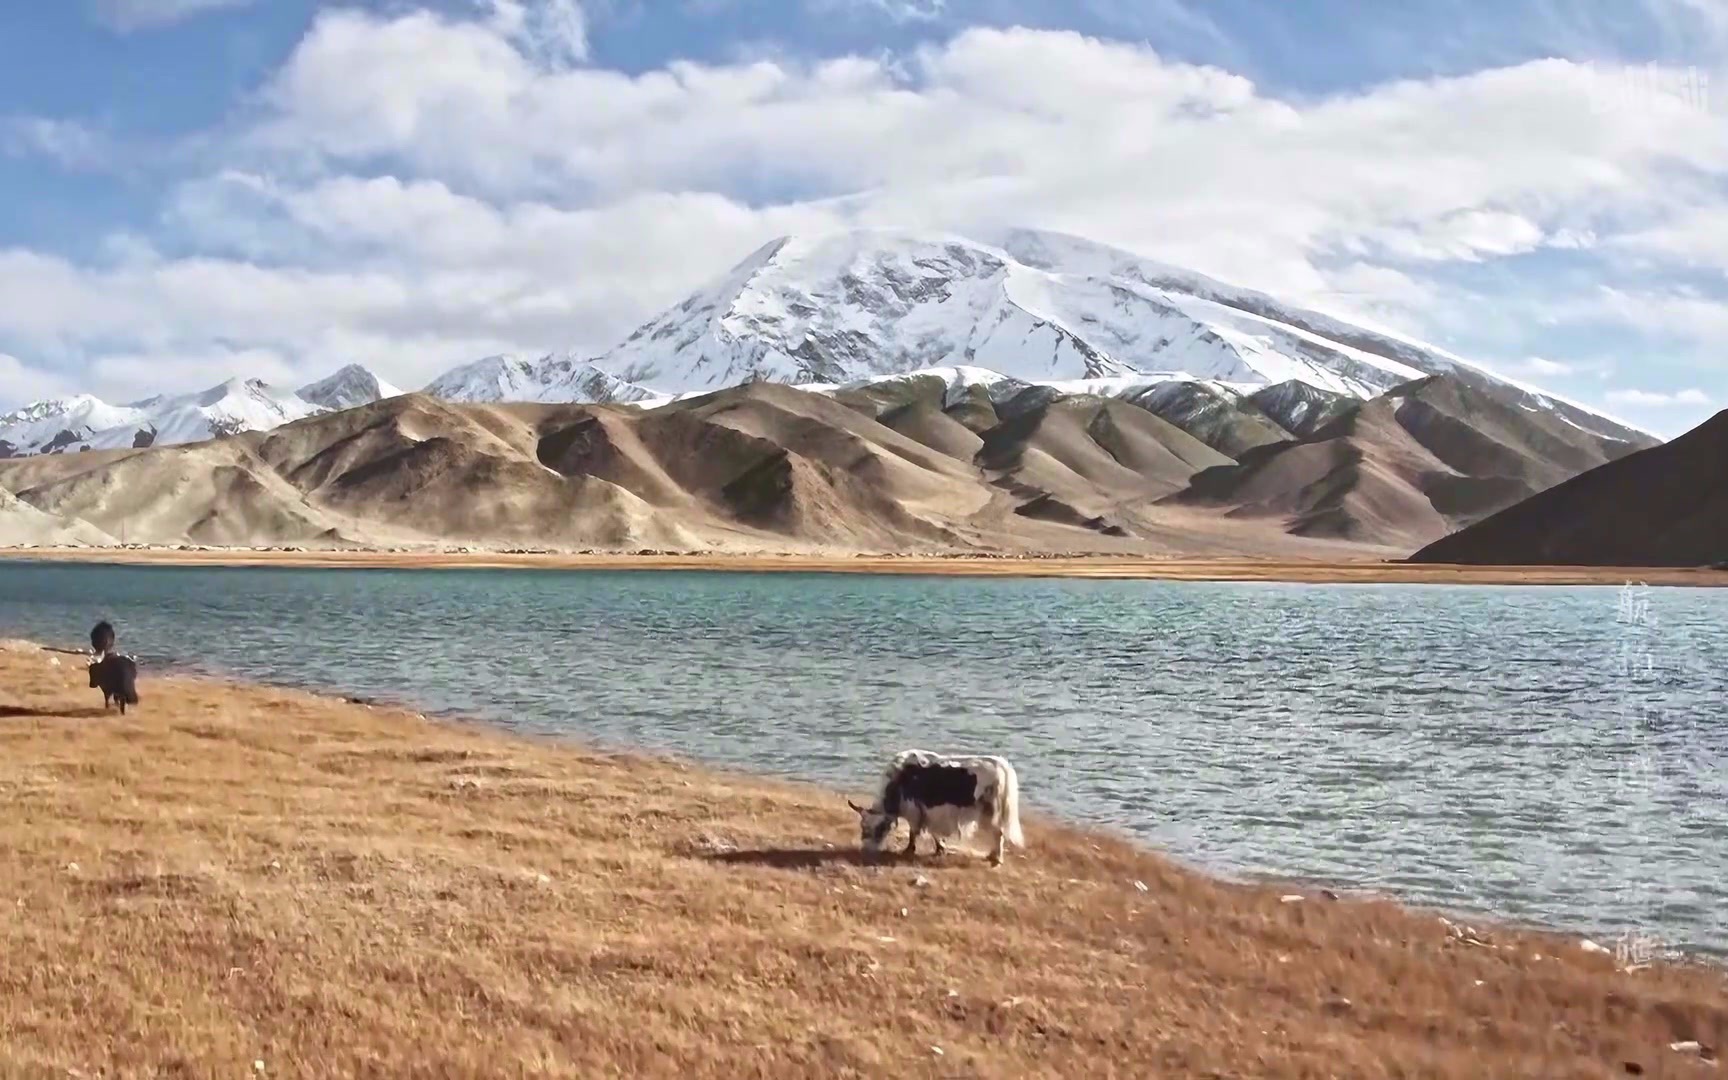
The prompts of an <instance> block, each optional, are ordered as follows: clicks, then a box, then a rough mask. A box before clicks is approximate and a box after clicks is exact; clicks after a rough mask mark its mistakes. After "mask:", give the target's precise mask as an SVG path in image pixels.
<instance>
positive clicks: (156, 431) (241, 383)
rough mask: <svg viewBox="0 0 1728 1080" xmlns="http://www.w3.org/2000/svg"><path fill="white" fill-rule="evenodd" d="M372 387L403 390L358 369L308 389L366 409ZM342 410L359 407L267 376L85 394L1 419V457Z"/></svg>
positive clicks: (192, 434)
mask: <svg viewBox="0 0 1728 1080" xmlns="http://www.w3.org/2000/svg"><path fill="white" fill-rule="evenodd" d="M367 386H373V387H376V388H377V391H378V394H379V396H393V395H394V394H397V393H400V392H401V391H398V390H396V389H395V388H394V387H391V386H390V385H389V384H388V383H386V382H383V381H382V380H380V379H379V378H378V377H377V376H375V375H373V374H372V373H371V372H368V371H366V370H365V369H364V368H360V367H357V366H355V367H349V368H344V369H343V370H342V371H339V372H337V373H336V374H335V375H333V376H331V377H330V378H329V379H325V380H323V381H321V382H318V383H313V384H312V385H311V386H309V387H307V388H306V389H307V390H311V391H319V392H320V396H323V397H327V398H328V399H329V400H330V401H332V402H334V401H345V402H352V403H353V404H365V403H366V402H365V400H362V399H363V398H364V390H365V388H366V387H367ZM371 400H377V398H376V397H375V398H372V399H371ZM337 407H352V406H351V405H344V406H336V405H330V404H323V403H320V402H317V401H310V400H307V398H305V397H304V396H302V395H301V394H297V393H295V392H294V391H292V390H285V389H281V388H278V387H274V386H271V385H270V384H269V383H266V382H263V381H262V380H259V379H239V378H235V379H229V380H228V381H227V382H224V383H220V384H218V385H216V386H213V387H211V388H210V389H208V390H204V391H200V392H199V393H195V394H167V395H158V396H156V397H151V398H145V399H144V400H143V401H134V402H131V403H129V404H126V405H110V404H108V403H107V402H104V401H102V400H101V399H99V398H95V397H92V396H90V395H88V394H80V395H78V396H76V397H71V398H62V399H56V400H51V401H38V402H36V403H34V404H31V405H26V406H25V407H24V408H22V409H19V410H18V411H16V412H13V413H8V414H6V415H4V416H0V457H12V456H25V455H29V454H51V453H70V452H74V451H79V450H122V449H129V448H134V447H144V446H171V445H176V444H179V443H190V442H200V441H202V440H205V439H210V438H214V437H215V436H218V435H229V434H233V433H235V432H239V431H268V430H270V429H272V428H275V427H279V426H280V425H282V424H286V423H289V422H291V421H294V420H299V419H301V418H303V417H307V416H313V415H316V414H317V413H321V412H328V411H330V410H331V409H333V408H337Z"/></svg>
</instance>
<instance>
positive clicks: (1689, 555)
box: [1412, 411, 1728, 566]
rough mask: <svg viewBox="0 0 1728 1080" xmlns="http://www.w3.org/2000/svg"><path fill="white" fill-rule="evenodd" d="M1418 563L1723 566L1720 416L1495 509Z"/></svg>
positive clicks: (1727, 500)
mask: <svg viewBox="0 0 1728 1080" xmlns="http://www.w3.org/2000/svg"><path fill="white" fill-rule="evenodd" d="M1412 559H1413V561H1416V562H1421V563H1436V562H1451V563H1472V564H1506V563H1520V562H1535V561H1541V562H1547V563H1559V564H1576V565H1594V566H1720V565H1728V411H1724V412H1720V413H1717V414H1716V415H1715V416H1714V417H1712V418H1711V419H1709V420H1706V421H1705V422H1704V423H1703V424H1701V425H1699V426H1698V427H1696V428H1694V429H1693V430H1691V431H1689V432H1687V433H1686V434H1685V435H1682V436H1680V437H1679V438H1677V439H1675V440H1674V441H1672V442H1669V443H1664V444H1663V445H1661V446H1657V447H1652V448H1651V449H1648V450H1643V451H1640V452H1639V453H1637V454H1633V455H1631V456H1629V457H1625V458H1621V459H1620V460H1618V461H1615V462H1613V463H1612V464H1609V465H1605V466H1603V467H1602V468H1600V469H1596V470H1593V471H1591V472H1588V473H1585V474H1583V475H1580V476H1577V477H1575V478H1573V479H1571V480H1569V481H1567V482H1565V483H1562V484H1560V485H1558V486H1556V487H1553V488H1550V489H1548V490H1546V491H1544V492H1542V493H1541V494H1539V495H1537V496H1536V497H1534V498H1532V499H1530V500H1528V501H1527V502H1523V503H1520V504H1518V505H1516V506H1512V507H1509V508H1507V509H1505V510H1502V511H1501V512H1500V513H1498V514H1495V515H1494V516H1492V517H1490V518H1488V519H1487V520H1485V521H1482V522H1480V523H1478V524H1476V525H1475V526H1473V527H1472V528H1469V529H1465V530H1463V531H1462V532H1458V533H1455V534H1453V535H1451V536H1448V537H1446V538H1445V539H1443V540H1441V541H1438V542H1436V543H1434V544H1432V545H1430V546H1428V547H1425V548H1424V549H1423V550H1421V551H1419V552H1418V553H1417V554H1416V555H1414V556H1412Z"/></svg>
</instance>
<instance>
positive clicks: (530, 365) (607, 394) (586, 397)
mask: <svg viewBox="0 0 1728 1080" xmlns="http://www.w3.org/2000/svg"><path fill="white" fill-rule="evenodd" d="M423 392H424V393H426V394H429V395H431V396H432V397H435V398H441V399H443V400H445V401H455V402H495V401H575V402H595V403H601V404H604V403H607V402H616V403H634V402H643V401H648V400H650V399H653V398H657V397H659V396H660V395H659V394H657V393H656V392H655V391H653V390H650V389H648V388H647V387H644V386H638V385H637V384H635V383H634V382H631V381H630V380H629V379H628V378H625V377H621V376H619V375H614V374H612V373H611V372H609V371H603V370H601V369H600V368H598V367H596V366H595V365H593V364H590V363H587V362H585V361H582V360H580V359H578V358H577V357H576V356H575V355H574V354H564V355H557V354H548V355H546V356H542V357H540V358H539V359H536V360H528V359H524V358H523V357H520V356H514V355H510V354H502V355H498V356H488V357H485V358H483V359H480V360H476V361H474V362H473V363H469V364H463V365H462V366H460V367H457V368H452V369H451V370H450V371H447V372H445V373H444V374H443V375H440V376H439V377H438V378H436V379H434V380H432V381H431V382H430V383H427V384H426V387H425V389H424V391H423Z"/></svg>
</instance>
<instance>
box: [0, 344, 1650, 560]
mask: <svg viewBox="0 0 1728 1080" xmlns="http://www.w3.org/2000/svg"><path fill="white" fill-rule="evenodd" d="M1182 385H1183V386H1184V387H1186V388H1187V389H1186V390H1185V391H1184V393H1185V394H1186V396H1183V395H1181V394H1178V395H1175V396H1174V397H1172V396H1170V395H1168V394H1166V395H1164V396H1159V395H1156V394H1153V395H1149V396H1146V397H1145V400H1143V401H1141V400H1138V399H1136V400H1132V401H1131V400H1119V399H1110V398H1102V397H1094V396H1090V395H1074V394H1064V393H1061V392H1059V391H1056V390H1053V389H1051V388H1048V387H1018V388H1017V387H1015V386H1012V385H1010V386H1007V387H1003V388H1000V389H999V390H997V391H992V390H990V389H988V388H986V387H983V386H972V387H955V386H951V385H949V383H948V382H946V381H945V380H943V379H940V378H934V377H922V378H913V379H907V380H891V381H889V382H886V383H884V384H882V385H880V386H872V387H866V388H863V389H860V390H849V391H845V392H842V393H840V394H838V395H836V396H829V395H827V394H823V393H817V392H813V391H808V390H802V389H797V388H794V387H790V386H784V385H779V384H774V383H749V384H745V385H741V386H737V387H733V388H731V389H728V390H722V391H719V392H716V393H713V394H708V395H705V396H702V397H699V398H693V399H688V400H684V401H679V402H676V403H674V404H670V405H665V406H662V407H659V408H654V409H648V410H643V409H639V408H635V407H631V406H626V405H526V404H524V405H457V404H450V403H446V402H442V401H439V400H436V399H433V398H430V397H427V396H425V395H421V394H408V395H403V396H400V397H394V398H391V399H389V400H386V401H381V402H377V403H374V404H371V405H366V406H362V407H360V408H355V409H350V410H347V411H344V412H337V413H330V414H324V415H319V416H315V417H311V418H309V419H306V420H301V421H297V422H295V423H291V424H288V425H285V426H283V427H280V428H277V429H275V430H273V431H270V432H267V433H264V432H259V433H248V434H242V435H233V436H227V437H224V438H219V439H214V440H211V441H209V442H204V443H197V444H192V445H187V446H172V447H161V448H153V449H138V450H113V451H100V452H87V453H79V454H49V455H43V456H38V457H29V458H21V459H13V460H6V461H0V489H5V490H6V491H8V492H10V493H12V494H13V495H15V496H16V497H17V500H18V502H19V504H20V506H19V507H18V508H17V509H15V510H9V511H7V512H4V513H0V544H13V545H20V544H25V545H28V544H43V543H59V542H63V541H65V542H79V541H80V540H86V541H88V540H97V541H99V542H105V541H100V538H101V537H102V536H103V535H104V534H106V535H107V536H112V537H115V538H117V539H119V540H121V541H124V542H127V543H134V544H149V545H167V546H174V545H209V546H237V547H251V546H279V545H293V546H301V547H316V548H326V549H335V548H344V547H348V548H376V547H403V548H417V547H418V548H425V547H433V546H444V545H451V544H459V545H463V546H472V547H481V548H488V549H494V550H496V549H500V548H545V549H550V550H557V551H581V550H640V549H644V548H646V549H653V550H677V551H733V552H760V551H785V552H802V553H807V554H816V553H822V552H860V551H865V552H880V551H895V552H925V553H931V552H968V551H974V552H975V551H988V552H1031V553H1071V552H1089V553H1096V554H1116V555H1130V554H1132V555H1194V554H1208V555H1220V556H1222V555H1261V556H1266V557H1272V558H1294V559H1300V558H1317V559H1339V558H1349V557H1356V558H1381V557H1402V556H1404V555H1407V554H1408V553H1409V552H1410V551H1411V550H1413V549H1415V548H1417V547H1420V546H1421V545H1422V544H1424V543H1427V542H1429V541H1430V540H1433V539H1435V538H1436V537H1438V536H1441V535H1444V533H1445V532H1446V530H1447V529H1448V528H1452V527H1456V526H1457V525H1459V524H1466V523H1469V522H1471V521H1474V520H1476V519H1477V518H1478V517H1481V516H1484V515H1486V514H1487V513H1490V512H1492V511H1494V510H1497V509H1500V508H1501V507H1503V506H1506V505H1508V504H1509V503H1511V502H1513V501H1516V500H1517V499H1519V498H1522V497H1524V496H1527V495H1529V494H1531V493H1533V492H1534V491H1536V490H1540V489H1541V488H1542V487H1543V486H1546V485H1547V484H1549V483H1552V482H1554V481H1555V480H1557V479H1562V478H1564V477H1566V476H1570V475H1572V474H1573V473H1574V472H1575V471H1576V470H1578V469H1582V468H1589V467H1591V465H1593V464H1598V463H1600V462H1602V461H1604V460H1607V459H1608V458H1610V457H1612V456H1613V455H1614V454H1615V453H1617V452H1620V451H1623V450H1624V449H1627V446H1626V444H1616V443H1612V442H1611V441H1609V440H1605V439H1602V438H1600V437H1598V436H1595V435H1590V434H1589V433H1587V432H1584V431H1582V430H1581V429H1577V428H1573V427H1571V426H1570V425H1567V424H1564V423H1562V422H1560V421H1558V420H1552V419H1546V418H1544V417H1536V416H1535V415H1534V414H1530V413H1528V411H1526V410H1521V409H1518V408H1517V407H1516V406H1515V405H1514V404H1512V403H1507V402H1503V401H1496V400H1493V399H1492V398H1491V397H1485V396H1484V395H1483V394H1482V393H1481V392H1480V391H1479V390H1478V389H1475V388H1471V387H1468V386H1464V385H1462V384H1458V385H1454V381H1453V380H1450V379H1431V380H1424V381H1423V382H1421V383H1417V384H1412V385H1411V386H1409V387H1405V388H1401V389H1400V390H1399V391H1398V392H1397V393H1396V394H1394V395H1388V396H1386V397H1383V398H1380V399H1377V400H1375V401H1374V402H1370V403H1368V404H1366V405H1360V404H1359V405H1356V406H1351V407H1349V408H1345V406H1343V405H1340V404H1339V403H1338V401H1337V400H1335V399H1334V397H1328V396H1326V395H1323V394H1318V392H1317V394H1308V393H1306V392H1305V391H1298V390H1294V389H1290V388H1285V389H1284V390H1281V391H1279V392H1278V393H1273V394H1269V395H1268V396H1267V397H1266V398H1265V399H1264V401H1263V402H1262V401H1261V400H1260V399H1259V398H1256V397H1252V396H1251V397H1241V396H1239V395H1234V393H1233V392H1227V391H1226V390H1224V389H1217V388H1210V389H1209V388H1206V387H1200V388H1198V389H1196V388H1195V387H1196V384H1182ZM1271 389H1276V388H1271ZM1202 391H1204V392H1202ZM993 392H995V393H997V398H992V396H991V394H992V393H993ZM1262 404H1264V405H1265V406H1267V407H1269V408H1272V409H1274V410H1275V411H1277V412H1278V413H1279V414H1280V415H1283V416H1285V417H1286V419H1288V420H1289V422H1290V423H1292V424H1294V425H1296V426H1297V427H1298V428H1303V429H1304V430H1306V426H1307V425H1308V423H1309V422H1310V421H1312V420H1313V418H1314V417H1315V416H1316V415H1319V414H1336V415H1335V417H1334V419H1333V420H1332V421H1331V422H1330V423H1329V424H1327V425H1326V426H1324V427H1322V428H1320V429H1319V430H1318V431H1316V432H1315V433H1313V434H1312V435H1305V436H1302V437H1301V438H1296V437H1293V436H1289V435H1288V433H1287V432H1285V429H1283V428H1281V427H1280V426H1279V424H1278V423H1276V422H1274V420H1273V419H1272V418H1271V415H1270V414H1269V413H1267V412H1265V411H1263V410H1262ZM1160 412H1162V413H1163V414H1167V415H1168V417H1170V418H1169V419H1167V418H1166V416H1165V415H1159V413H1160ZM1183 425H1186V427H1184V426H1183ZM1190 429H1191V430H1190ZM1280 432H1285V433H1284V435H1282V436H1281V435H1280ZM1218 447H1228V448H1231V449H1236V448H1243V449H1240V450H1239V451H1238V452H1239V453H1240V454H1241V458H1240V461H1237V460H1236V459H1234V458H1233V457H1231V456H1229V455H1227V454H1226V453H1224V452H1222V451H1221V450H1220V449H1218ZM1173 493H1180V494H1179V495H1178V496H1177V497H1176V498H1174V499H1171V498H1168V496H1171V495H1172V494H1173ZM26 510H34V511H39V512H40V514H46V515H48V517H47V518H43V517H41V516H40V515H38V514H34V513H26V512H25V511H26Z"/></svg>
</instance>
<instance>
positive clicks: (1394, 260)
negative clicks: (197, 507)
mask: <svg viewBox="0 0 1728 1080" xmlns="http://www.w3.org/2000/svg"><path fill="white" fill-rule="evenodd" d="M1725 61H1728V0H1512V2H1504V3H1496V4H1492V5H1490V4H1483V3H1479V2H1473V0H1406V2H1402V3H1398V4H1373V5H1370V4H1363V3H1359V2H1354V0H1349V2H1347V0H1290V2H1281V3H1269V2H1266V0H1255V2H1250V0H1213V2H1201V0H1060V2H1058V0H945V2H944V0H654V2H651V3H650V2H646V0H377V2H372V3H347V4H340V5H338V4H325V3H320V2H317V0H65V2H63V3H12V4H0V406H10V405H15V404H18V403H21V402H22V401H23V400H27V399H30V398H34V397H39V396H44V395H49V394H58V393H66V392H71V391H80V390H88V391H92V392H96V393H98V394H101V395H102V396H105V397H109V398H111V399H115V398H126V397H128V396H136V395H139V394H143V393H146V392H154V391H157V390H166V389H184V388H190V387H193V386H198V385H203V384H207V383H210V382H214V381H216V380H218V379H221V378H225V377H227V376H229V375H231V374H236V373H243V374H249V375H258V376H261V377H264V378H267V379H270V380H272V381H282V382H288V383H292V382H294V381H295V380H300V381H304V380H306V379H309V378H311V377H315V376H317V375H320V374H323V373H324V372H325V371H327V370H328V369H331V368H333V367H335V366H338V365H340V364H341V363H345V362H348V361H351V360H358V361H361V362H365V363H369V364H371V365H373V366H374V367H376V368H377V369H378V370H380V371H381V372H382V373H384V374H385V375H387V376H388V377H390V378H391V379H393V380H394V381H396V382H398V383H400V384H402V385H410V386H417V385H420V384H422V383H423V382H425V381H426V380H427V379H428V378H430V377H431V376H433V375H435V374H437V373H438V372H439V371H442V370H443V369H445V368H447V367H449V366H451V365H452V364H455V363H458V362H462V361H464V360H467V359H472V358H474V357H476V356H479V355H484V354H486V353H488V352H495V351H502V350H517V351H527V352H534V351H544V350H548V349H553V348H571V349H577V350H593V351H596V352H598V351H600V350H602V349H604V348H605V347H606V346H607V345H609V344H611V343H612V342H613V341H615V340H616V339H618V338H620V337H622V336H623V335H624V334H626V333H628V332H629V330H630V329H632V328H633V327H634V325H635V324H636V323H638V322H640V321H641V320H642V319H644V318H646V317H648V316H649V315H651V314H652V313H653V312H654V311H655V310H657V309H658V308H659V307H661V306H663V305H665V304H667V303H670V302H674V301H676V300H677V299H679V298H680V297H681V296H682V295H683V293H685V292H686V291H688V290H689V289H691V288H694V287H697V286H699V285H701V284H702V283H703V282H704V281H705V280H706V279H707V278H709V277H712V276H713V275H715V274H717V273H719V272H721V271H723V270H724V269H725V268H726V267H728V266H729V265H731V264H732V263H733V262H735V261H736V260H737V259H738V258H740V257H742V256H743V255H744V254H746V253H747V252H748V251H749V250H751V249H753V248H754V247H755V246H757V245H758V244H759V243H761V242H762V241H763V240H765V239H768V238H770V237H772V236H773V235H777V234H779V233H783V232H788V231H796V230H797V229H800V228H814V227H824V226H828V225H833V224H838V223H847V222H860V223H869V224H902V225H910V226H914V227H931V228H960V229H964V228H965V227H966V226H968V225H972V224H976V225H996V224H1026V225H1033V226H1043V227H1051V228H1059V229H1065V230H1067V231H1071V232H1076V233H1079V234H1082V235H1086V236H1089V237H1092V238H1094V239H1098V240H1102V241H1106V242H1110V243H1115V244H1118V245H1120V246H1123V247H1127V248H1130V249H1133V250H1136V251H1140V252H1143V253H1145V254H1147V255H1151V256H1154V257H1158V258H1164V259H1168V260H1170V261H1173V262H1178V263H1182V264H1185V265H1189V266H1193V267H1194V268H1195V269H1199V270H1202V271H1205V272H1208V273H1212V274H1215V275H1217V276H1220V277H1224V278H1226V279H1228V280H1232V281H1236V282H1240V283H1242V284H1245V285H1250V286H1255V287H1260V288H1265V289H1268V290H1269V291H1272V292H1275V293H1278V294H1280V295H1283V296H1286V297H1288V298H1290V299H1292V300H1297V301H1301V302H1306V303H1310V304H1313V305H1315V306H1320V307H1324V308H1328V309H1332V310H1337V311H1339V312H1340V313H1341V314H1345V315H1350V316H1354V317H1359V318H1364V319H1369V320H1372V321H1375V322H1377V323H1379V324H1383V325H1386V326H1389V327H1392V328H1394V329H1397V330H1401V331H1403V332H1406V333H1410V334H1413V335H1416V336H1420V337H1423V338H1425V339H1428V340H1431V341H1434V342H1436V343H1437V344H1440V345H1443V346H1445V347H1447V348H1451V349H1453V350H1455V351H1458V352H1460V353H1462V354H1464V355H1466V356H1470V357H1472V358H1474V359H1478V360H1480V361H1482V362H1484V363H1487V364H1489V365H1490V366H1492V367H1497V368H1499V369H1501V370H1505V371H1507V372H1508V373H1509V374H1513V375H1516V376H1518V377H1520V378H1523V379H1526V380H1528V381H1533V382H1537V383H1539V384H1541V385H1544V386H1547V387H1550V388H1552V389H1554V390H1555V391H1557V392H1560V393H1564V394H1566V395H1568V396H1571V397H1574V398H1577V399H1580V400H1582V401H1585V402H1586V403H1590V404H1594V405H1597V406H1599V407H1602V408H1605V409H1606V410H1607V411H1609V412H1612V413H1614V414H1615V415H1619V416H1622V417H1624V418H1626V419H1629V420H1631V421H1633V422H1636V423H1639V424H1642V425H1644V426H1647V427H1649V428H1651V429H1652V430H1657V431H1660V432H1663V433H1675V432H1678V431H1680V430H1684V429H1685V428H1686V427H1689V426H1691V425H1692V424H1695V423H1696V422H1698V421H1699V420H1701V419H1703V418H1704V417H1705V416H1707V415H1709V414H1710V413H1711V412H1713V411H1714V410H1715V409H1717V408H1720V407H1722V405H1723V403H1724V401H1725V400H1728V365H1725V363H1724V360H1723V352H1722V350H1721V348H1720V343H1721V342H1722V341H1723V340H1725V339H1728V282H1725V280H1724V275H1725V273H1728V131H1725V129H1728V123H1725V122H1728V69H1725V68H1724V62H1725Z"/></svg>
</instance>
